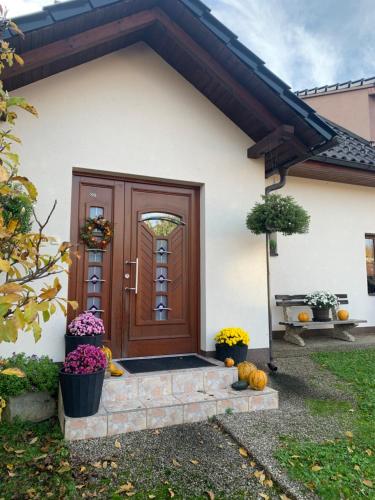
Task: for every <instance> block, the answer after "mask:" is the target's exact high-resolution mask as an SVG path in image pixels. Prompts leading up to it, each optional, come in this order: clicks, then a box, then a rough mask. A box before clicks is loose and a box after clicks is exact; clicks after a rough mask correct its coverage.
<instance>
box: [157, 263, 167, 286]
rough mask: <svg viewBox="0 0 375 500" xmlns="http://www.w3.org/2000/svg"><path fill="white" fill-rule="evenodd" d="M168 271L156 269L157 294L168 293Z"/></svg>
mask: <svg viewBox="0 0 375 500" xmlns="http://www.w3.org/2000/svg"><path fill="white" fill-rule="evenodd" d="M167 280H168V269H167V268H166V267H157V268H156V279H155V281H156V291H157V292H167V291H168V281H167Z"/></svg>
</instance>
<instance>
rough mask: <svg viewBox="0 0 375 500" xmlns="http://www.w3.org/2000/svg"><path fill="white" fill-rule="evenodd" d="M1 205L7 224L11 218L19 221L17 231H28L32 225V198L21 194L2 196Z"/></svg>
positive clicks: (0, 198) (0, 197)
mask: <svg viewBox="0 0 375 500" xmlns="http://www.w3.org/2000/svg"><path fill="white" fill-rule="evenodd" d="M0 207H1V208H2V216H3V219H4V222H5V224H9V222H10V221H11V220H16V221H17V222H18V226H17V231H16V232H17V233H23V234H25V233H28V232H29V231H30V229H31V226H32V220H31V219H32V215H33V204H32V202H31V201H30V199H29V198H28V197H27V196H25V195H23V194H20V195H19V196H7V195H3V196H0Z"/></svg>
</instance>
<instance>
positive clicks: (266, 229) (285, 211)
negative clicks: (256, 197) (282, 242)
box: [246, 194, 310, 236]
mask: <svg viewBox="0 0 375 500" xmlns="http://www.w3.org/2000/svg"><path fill="white" fill-rule="evenodd" d="M262 198H263V203H256V204H255V206H254V208H253V209H252V210H251V212H250V213H249V214H248V216H247V219H246V226H247V228H248V229H250V231H251V232H253V233H255V234H266V233H277V232H279V233H282V234H284V235H285V236H288V235H291V234H295V233H307V232H308V230H309V224H310V216H309V214H308V213H307V212H306V210H305V209H304V208H302V207H301V206H300V205H298V204H297V203H296V201H295V200H294V199H293V198H292V197H291V196H281V195H280V194H269V195H266V196H262Z"/></svg>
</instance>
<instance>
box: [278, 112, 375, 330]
mask: <svg viewBox="0 0 375 500" xmlns="http://www.w3.org/2000/svg"><path fill="white" fill-rule="evenodd" d="M327 123H328V124H329V125H330V126H331V127H332V128H333V130H334V131H335V132H336V133H337V141H338V143H337V145H336V146H334V147H333V148H331V149H329V150H327V151H325V152H323V153H320V154H318V155H314V156H313V157H312V158H311V159H309V160H308V161H306V162H304V163H300V164H297V165H294V166H293V167H291V169H290V170H289V175H288V178H287V182H286V186H285V188H284V189H283V194H289V195H291V196H293V197H295V198H296V200H298V202H299V203H301V204H302V205H303V207H304V208H306V209H307V210H308V212H309V213H310V215H311V226H310V231H309V233H308V234H306V235H295V236H288V237H283V236H281V235H278V236H277V241H278V257H275V258H272V259H271V277H272V291H273V293H274V294H284V293H285V294H298V293H308V292H311V291H312V290H319V289H320V290H322V289H323V290H330V291H332V292H335V293H347V294H348V296H349V306H348V308H349V311H350V313H351V315H352V317H355V318H358V319H367V321H368V325H367V326H364V328H368V327H370V328H371V327H372V329H373V327H374V326H375V307H374V305H375V294H374V292H375V288H374V284H375V265H374V255H375V253H374V242H375V219H374V213H375V190H374V188H375V148H374V147H373V146H372V145H371V144H370V143H369V142H368V141H366V140H365V139H363V138H361V137H359V136H357V135H356V134H354V133H352V132H350V131H348V130H346V129H344V128H343V127H340V126H338V125H336V124H334V123H333V122H330V121H328V120H327ZM279 320H281V312H280V311H277V310H276V309H275V314H274V329H281V327H280V326H279V325H278V321H279Z"/></svg>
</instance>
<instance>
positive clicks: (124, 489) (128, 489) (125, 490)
mask: <svg viewBox="0 0 375 500" xmlns="http://www.w3.org/2000/svg"><path fill="white" fill-rule="evenodd" d="M132 490H134V486H133V485H132V483H130V482H127V483H126V484H123V485H121V486H120V488H119V489H118V490H117V491H116V493H117V494H119V493H129V492H131V491H132Z"/></svg>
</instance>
